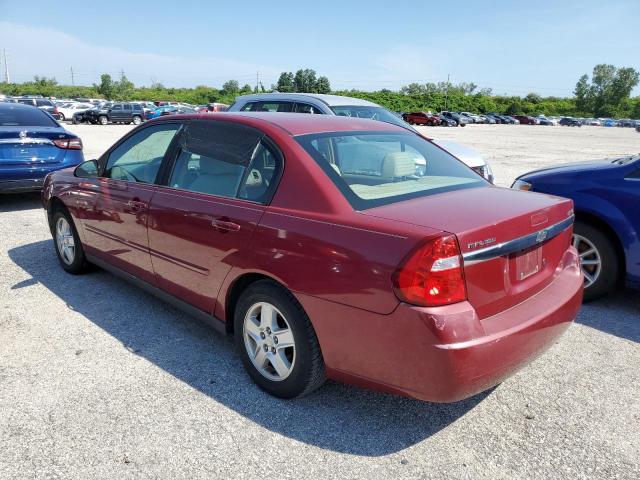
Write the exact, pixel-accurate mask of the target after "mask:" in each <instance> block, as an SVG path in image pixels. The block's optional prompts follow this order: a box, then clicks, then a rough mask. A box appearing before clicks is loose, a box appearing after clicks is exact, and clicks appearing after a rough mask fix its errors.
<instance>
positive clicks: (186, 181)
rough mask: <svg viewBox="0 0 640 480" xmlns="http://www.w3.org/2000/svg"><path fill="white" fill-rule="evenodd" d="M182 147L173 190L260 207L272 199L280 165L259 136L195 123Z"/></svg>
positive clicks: (236, 127) (234, 128)
mask: <svg viewBox="0 0 640 480" xmlns="http://www.w3.org/2000/svg"><path fill="white" fill-rule="evenodd" d="M180 143H181V145H180V152H179V154H178V157H177V159H176V162H175V165H174V167H173V171H172V173H171V177H170V179H169V186H170V187H172V188H179V189H183V190H188V191H192V192H198V193H206V194H209V195H216V196H220V197H227V198H240V199H243V200H250V201H254V202H260V203H266V202H267V201H268V199H269V198H270V196H271V194H272V192H273V188H274V187H275V185H274V182H275V180H276V178H277V174H278V173H279V171H280V169H281V165H280V164H281V162H280V160H279V157H278V156H276V155H274V154H273V152H272V151H271V149H270V148H269V147H267V146H266V144H265V143H264V142H263V140H262V134H261V133H260V132H258V131H256V130H254V129H251V128H249V127H245V126H242V125H232V124H224V123H221V122H220V123H218V122H215V123H214V122H194V123H192V124H190V125H189V126H188V127H187V130H186V133H185V135H183V137H182V139H181V142H180Z"/></svg>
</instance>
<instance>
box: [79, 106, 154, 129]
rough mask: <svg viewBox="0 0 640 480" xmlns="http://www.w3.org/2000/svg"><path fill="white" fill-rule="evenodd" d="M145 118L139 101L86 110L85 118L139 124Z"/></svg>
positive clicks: (94, 120)
mask: <svg viewBox="0 0 640 480" xmlns="http://www.w3.org/2000/svg"><path fill="white" fill-rule="evenodd" d="M144 119H145V115H144V110H143V109H142V106H141V105H140V104H138V103H122V102H120V103H113V104H105V105H104V106H103V107H101V108H93V109H89V110H86V111H85V112H84V120H85V121H88V122H90V123H99V124H100V125H106V124H108V123H133V124H134V125H139V124H141V123H142V121H143V120H144Z"/></svg>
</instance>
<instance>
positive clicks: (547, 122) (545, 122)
mask: <svg viewBox="0 0 640 480" xmlns="http://www.w3.org/2000/svg"><path fill="white" fill-rule="evenodd" d="M537 120H538V123H539V124H540V125H547V126H554V125H557V123H554V121H553V120H551V119H550V118H547V117H538V118H537Z"/></svg>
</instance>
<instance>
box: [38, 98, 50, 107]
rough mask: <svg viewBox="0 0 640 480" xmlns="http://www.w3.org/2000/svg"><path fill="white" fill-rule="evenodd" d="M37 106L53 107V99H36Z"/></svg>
mask: <svg viewBox="0 0 640 480" xmlns="http://www.w3.org/2000/svg"><path fill="white" fill-rule="evenodd" d="M36 107H53V102H52V101H51V100H43V99H36Z"/></svg>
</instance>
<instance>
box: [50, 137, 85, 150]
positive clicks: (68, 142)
mask: <svg viewBox="0 0 640 480" xmlns="http://www.w3.org/2000/svg"><path fill="white" fill-rule="evenodd" d="M53 143H54V144H55V146H56V147H58V148H64V149H66V150H82V140H80V139H79V138H56V139H55V140H54V141H53Z"/></svg>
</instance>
